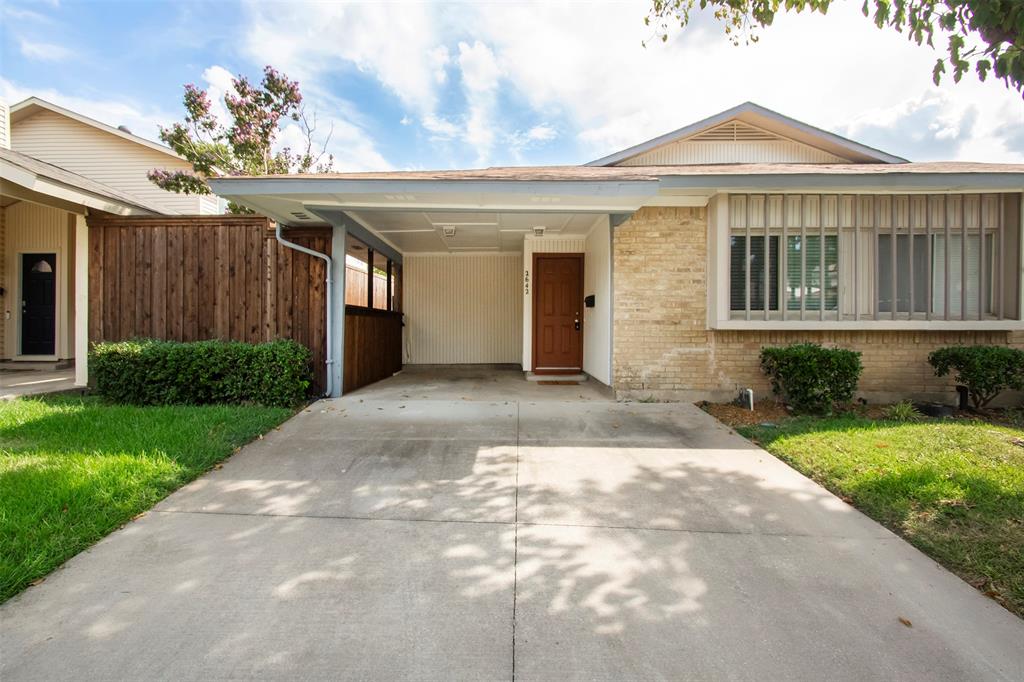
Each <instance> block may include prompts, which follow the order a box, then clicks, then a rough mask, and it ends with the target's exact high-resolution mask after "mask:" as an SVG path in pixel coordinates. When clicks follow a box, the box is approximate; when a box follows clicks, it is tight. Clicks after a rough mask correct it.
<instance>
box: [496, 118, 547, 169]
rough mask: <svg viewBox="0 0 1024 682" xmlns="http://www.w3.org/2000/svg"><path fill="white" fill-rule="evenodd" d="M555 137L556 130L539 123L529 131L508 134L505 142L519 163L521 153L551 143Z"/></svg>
mask: <svg viewBox="0 0 1024 682" xmlns="http://www.w3.org/2000/svg"><path fill="white" fill-rule="evenodd" d="M557 137H558V131H557V130H555V129H554V128H553V127H552V126H550V125H548V124H547V123H540V124H538V125H535V126H533V127H532V128H530V129H529V130H526V131H522V130H517V131H515V132H513V133H510V134H509V135H507V136H506V140H505V141H506V142H507V144H508V146H509V148H510V149H511V150H512V153H513V156H514V158H515V160H516V162H517V163H521V162H522V155H523V152H525V151H528V150H530V149H533V148H535V147H539V146H541V145H544V144H546V143H548V142H551V141H552V140H554V139H556V138H557Z"/></svg>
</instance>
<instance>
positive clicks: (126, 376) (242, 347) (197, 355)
mask: <svg viewBox="0 0 1024 682" xmlns="http://www.w3.org/2000/svg"><path fill="white" fill-rule="evenodd" d="M310 357H311V356H310V352H309V349H307V348H306V347H305V346H303V345H301V344H299V343H296V342H295V341H272V342H270V343H257V344H252V343H240V342H236V341H195V342H192V343H180V342H177V341H157V340H152V339H139V340H133V341H122V342H118V343H97V344H95V345H93V347H92V351H91V352H90V354H89V369H90V371H91V373H92V375H93V377H94V379H95V383H96V390H97V392H98V393H99V394H100V395H101V396H102V397H103V398H105V399H107V400H110V401H111V402H115V403H123V404H130V405H174V404H185V405H204V404H209V403H233V404H240V403H257V404H261V405H272V406H282V407H283V406H291V405H295V404H297V403H299V402H301V401H302V400H303V399H304V398H305V397H306V396H307V394H308V392H309V388H310V386H311V385H312V381H311V373H310Z"/></svg>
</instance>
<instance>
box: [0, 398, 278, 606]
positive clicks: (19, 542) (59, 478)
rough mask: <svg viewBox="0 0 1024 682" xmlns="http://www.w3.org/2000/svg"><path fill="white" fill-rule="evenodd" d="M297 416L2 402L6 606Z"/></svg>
mask: <svg viewBox="0 0 1024 682" xmlns="http://www.w3.org/2000/svg"><path fill="white" fill-rule="evenodd" d="M291 414H292V411H291V410H287V409H280V408H267V407H249V406H246V407H235V406H204V407H127V406H114V405H106V404H103V403H101V402H99V401H98V400H97V399H95V398H80V397H49V398H35V399H20V400H14V401H6V402H0V602H3V601H5V600H6V599H8V598H10V597H11V596H13V595H15V594H17V593H18V592H20V591H21V590H23V589H24V588H25V587H26V586H27V585H29V584H30V583H32V582H33V581H35V580H37V579H39V578H41V577H43V576H45V575H46V574H47V573H49V572H50V571H52V570H53V569H54V568H56V567H57V566H59V565H60V564H62V563H63V562H64V561H66V560H67V559H68V558H70V557H72V556H74V555H75V554H77V553H78V552H80V551H82V550H83V549H85V548H86V547H89V546H90V545H92V544H93V543H94V542H96V541H97V540H99V539H100V538H102V537H103V536H105V535H106V534H107V533H109V532H111V531H112V530H114V529H115V528H117V527H119V526H120V525H122V524H124V523H125V522H127V521H128V520H130V519H131V518H132V517H133V516H135V515H136V514H138V513H140V512H143V511H145V510H147V509H149V508H150V507H152V506H153V505H154V504H156V503H157V502H158V501H159V500H161V499H162V498H163V497H165V496H166V495H167V494H168V493H170V492H172V491H173V490H175V489H177V488H179V487H180V486H182V485H184V484H185V483H187V482H189V481H191V480H192V479H194V478H196V477H197V476H199V475H200V474H201V473H203V472H204V471H206V470H207V469H209V468H211V467H212V466H214V465H215V464H216V463H217V462H219V461H220V460H222V459H224V458H225V457H227V456H228V455H230V454H231V453H232V452H233V451H234V450H235V449H236V448H238V447H239V446H240V445H242V444H244V443H246V442H248V441H250V440H252V439H253V438H255V437H256V436H257V435H259V434H261V433H265V432H266V431H268V430H270V429H272V428H273V427H275V426H277V425H278V424H280V423H281V422H282V421H284V420H285V419H287V418H288V417H289V416H291ZM126 570H127V569H126Z"/></svg>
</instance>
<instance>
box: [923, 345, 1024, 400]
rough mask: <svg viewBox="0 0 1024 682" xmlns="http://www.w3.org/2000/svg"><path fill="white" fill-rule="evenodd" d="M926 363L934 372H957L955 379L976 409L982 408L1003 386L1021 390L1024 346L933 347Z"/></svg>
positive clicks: (941, 373)
mask: <svg viewBox="0 0 1024 682" xmlns="http://www.w3.org/2000/svg"><path fill="white" fill-rule="evenodd" d="M928 363H929V364H930V365H931V366H932V367H934V368H935V376H940V377H944V376H946V375H947V374H949V373H950V372H951V371H955V372H956V376H955V377H954V380H955V381H956V383H957V384H959V385H960V386H965V387H967V393H968V395H969V396H970V397H971V402H972V403H973V404H974V407H975V409H981V408H983V407H985V406H986V405H988V404H989V403H990V402H992V400H993V399H994V398H995V397H996V396H997V395H999V394H1000V393H1002V392H1003V391H1005V390H1006V389H1016V390H1018V391H1020V390H1024V350H1018V349H1016V348H1009V347H1008V346H946V347H945V348H939V349H938V350H936V351H932V352H931V353H929V355H928Z"/></svg>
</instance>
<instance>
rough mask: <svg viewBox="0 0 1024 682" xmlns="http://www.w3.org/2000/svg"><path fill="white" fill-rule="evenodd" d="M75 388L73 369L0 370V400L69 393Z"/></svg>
mask: <svg viewBox="0 0 1024 682" xmlns="http://www.w3.org/2000/svg"><path fill="white" fill-rule="evenodd" d="M74 387H75V369H74V368H73V367H72V368H70V369H9V368H0V400H13V399H14V398H20V397H21V396H28V395H42V394H44V393H57V392H60V391H69V390H71V389H73V388H74Z"/></svg>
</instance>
